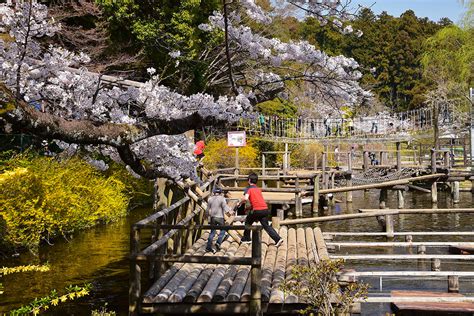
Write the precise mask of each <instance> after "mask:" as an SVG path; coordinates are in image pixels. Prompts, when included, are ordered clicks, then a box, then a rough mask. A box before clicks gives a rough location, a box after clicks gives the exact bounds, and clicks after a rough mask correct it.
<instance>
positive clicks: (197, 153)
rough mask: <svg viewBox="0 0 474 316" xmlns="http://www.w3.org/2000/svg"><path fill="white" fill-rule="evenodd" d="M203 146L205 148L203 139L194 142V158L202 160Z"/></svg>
mask: <svg viewBox="0 0 474 316" xmlns="http://www.w3.org/2000/svg"><path fill="white" fill-rule="evenodd" d="M204 148H206V144H205V143H204V140H199V141H197V142H196V144H195V145H194V155H195V156H196V159H198V160H202V158H204Z"/></svg>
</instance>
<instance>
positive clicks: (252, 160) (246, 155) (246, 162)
mask: <svg viewBox="0 0 474 316" xmlns="http://www.w3.org/2000/svg"><path fill="white" fill-rule="evenodd" d="M204 154H205V155H206V156H205V157H204V160H203V163H204V165H205V166H206V168H207V169H210V170H213V169H222V168H232V167H235V148H234V147H228V146H227V140H226V139H213V140H210V141H209V142H208V143H207V144H206V148H205V149H204ZM257 159H258V151H257V149H256V148H255V147H253V143H252V141H249V140H248V139H247V146H245V147H240V148H239V165H240V167H242V168H253V167H256V166H257Z"/></svg>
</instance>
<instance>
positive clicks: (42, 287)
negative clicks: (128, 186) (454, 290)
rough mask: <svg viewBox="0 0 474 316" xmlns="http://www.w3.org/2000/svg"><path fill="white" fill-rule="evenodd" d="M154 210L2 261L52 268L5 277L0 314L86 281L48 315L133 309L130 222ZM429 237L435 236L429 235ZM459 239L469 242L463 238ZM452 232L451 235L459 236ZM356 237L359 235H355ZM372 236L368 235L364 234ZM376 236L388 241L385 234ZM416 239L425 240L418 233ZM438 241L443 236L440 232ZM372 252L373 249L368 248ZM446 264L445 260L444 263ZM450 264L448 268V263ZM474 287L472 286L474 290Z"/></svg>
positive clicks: (436, 220)
mask: <svg viewBox="0 0 474 316" xmlns="http://www.w3.org/2000/svg"><path fill="white" fill-rule="evenodd" d="M336 198H337V199H340V200H344V195H336ZM439 201H440V202H439V203H438V207H439V208H446V207H453V204H452V200H451V198H450V197H449V195H448V194H445V193H441V192H440V194H439ZM387 205H388V207H391V208H396V206H397V201H396V195H395V194H389V196H388V201H387ZM472 205H473V198H472V195H471V194H470V193H461V203H459V204H458V205H457V206H456V207H460V208H461V207H472ZM377 207H378V191H374V190H372V191H371V192H368V193H364V192H354V202H353V204H352V207H351V208H348V207H347V205H346V204H345V203H340V204H339V205H338V207H335V208H333V209H331V210H329V211H328V212H326V214H325V215H333V214H344V213H353V212H357V210H358V209H359V208H377ZM405 207H406V208H431V200H430V194H423V193H413V192H407V193H406V198H405ZM149 213H150V209H146V208H142V209H136V210H134V211H133V212H132V213H131V214H130V216H128V217H127V218H124V219H122V220H121V221H120V222H117V223H114V224H110V225H107V226H100V227H96V228H94V229H91V230H88V231H85V232H81V233H78V234H76V236H75V237H74V238H72V239H71V240H70V241H69V242H67V241H65V240H57V241H56V242H55V245H54V246H52V247H50V246H43V247H41V249H40V253H39V256H33V255H31V254H28V253H25V254H22V255H21V256H20V257H19V258H15V259H9V260H3V261H0V265H3V266H15V265H22V264H30V263H33V264H38V263H45V262H49V264H50V266H51V271H50V272H46V273H20V274H13V275H8V276H5V277H3V278H2V279H1V282H2V283H3V285H4V287H5V293H4V294H3V295H0V314H1V313H2V312H7V311H9V310H11V309H14V308H18V307H19V306H21V305H23V304H27V303H29V302H31V301H32V300H33V299H34V298H35V297H38V298H39V297H43V296H46V295H48V293H49V292H50V291H51V290H52V289H57V290H58V291H59V292H63V289H64V287H65V286H67V285H69V284H83V283H87V282H90V283H92V284H93V286H94V289H93V291H92V293H91V295H90V296H88V297H85V298H82V299H80V300H77V301H73V302H67V303H65V304H64V305H62V306H58V307H54V308H52V309H51V310H50V311H48V313H47V315H90V311H91V310H92V309H98V308H100V307H101V306H103V305H104V304H105V303H108V309H110V310H114V311H116V312H117V314H118V315H125V314H126V313H127V309H128V270H129V265H128V259H127V256H128V253H129V234H130V223H133V222H136V221H137V220H139V219H141V218H144V217H146V216H147V215H148V214H149ZM305 216H308V217H309V216H312V214H311V211H310V210H309V212H307V210H306V209H305ZM395 220H396V222H395V229H396V231H455V230H458V231H462V230H464V231H472V230H473V227H474V216H472V215H470V214H458V215H456V214H438V215H404V216H400V217H399V218H396V219H395ZM321 228H322V230H323V231H353V232H357V231H375V232H376V231H380V227H379V225H378V223H377V221H376V220H375V219H373V218H369V219H356V220H350V221H337V222H328V223H323V224H321ZM425 238H426V240H432V239H429V236H428V237H425ZM457 239H458V240H459V241H463V240H464V241H465V240H466V239H462V237H459V238H457ZM457 239H456V238H453V237H447V239H446V240H457ZM352 240H357V239H356V238H352ZM365 240H368V239H365ZM371 240H374V241H375V240H383V239H381V238H379V239H377V238H375V239H371ZM417 240H424V239H420V238H417ZM435 240H443V239H442V237H436V239H435ZM368 251H369V252H368ZM368 251H365V253H370V251H371V252H372V253H387V251H389V250H387V249H381V248H379V249H373V250H368ZM403 251H405V250H404V249H396V250H393V251H392V253H402V252H403ZM338 253H357V250H354V249H342V250H341V251H338ZM346 267H354V268H356V269H357V270H377V269H385V270H397V269H406V270H415V269H417V270H429V269H430V263H429V262H413V261H412V262H410V261H407V262H404V263H403V264H399V263H397V264H395V263H393V262H383V263H381V262H372V263H369V262H350V263H347V264H346ZM442 269H443V265H442ZM446 269H448V268H446ZM449 269H452V270H471V271H474V267H473V265H472V264H470V265H466V263H455V262H452V263H450V266H449ZM460 281H461V289H462V290H463V291H465V290H466V289H468V288H469V285H470V286H471V287H472V281H471V284H466V282H464V281H462V280H460ZM368 282H370V283H371V285H372V288H371V292H377V293H381V292H378V291H379V288H378V286H379V284H378V280H375V281H374V280H368ZM422 287H423V288H426V289H432V290H433V289H438V288H439V289H440V290H442V291H445V290H446V283H445V281H444V282H443V283H440V282H439V281H436V280H433V281H430V282H425V283H423V285H422ZM414 288H418V289H419V288H420V282H417V281H413V280H408V281H406V280H405V281H395V280H388V279H387V280H385V281H384V288H383V293H387V291H390V290H392V289H414ZM471 291H472V289H471ZM367 305H370V308H368V309H367V308H365V309H363V312H364V314H365V315H380V314H383V313H385V311H389V308H388V307H387V306H388V305H387V304H367Z"/></svg>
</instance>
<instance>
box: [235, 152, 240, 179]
mask: <svg viewBox="0 0 474 316" xmlns="http://www.w3.org/2000/svg"><path fill="white" fill-rule="evenodd" d="M239 168H240V165H239V147H235V171H234V175H235V176H236V177H238V175H239V173H240V172H239ZM238 186H239V182H238V181H237V178H236V179H235V180H234V187H235V188H236V187H238Z"/></svg>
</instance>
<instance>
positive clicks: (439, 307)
mask: <svg viewBox="0 0 474 316" xmlns="http://www.w3.org/2000/svg"><path fill="white" fill-rule="evenodd" d="M391 296H392V297H393V298H397V297H409V296H412V301H407V302H394V303H392V309H393V310H394V311H424V312H449V313H469V315H472V313H473V312H474V303H472V302H451V303H449V302H420V301H419V298H418V297H431V298H436V299H442V298H454V299H459V298H462V297H463V295H461V294H458V293H442V292H425V291H392V292H391Z"/></svg>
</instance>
